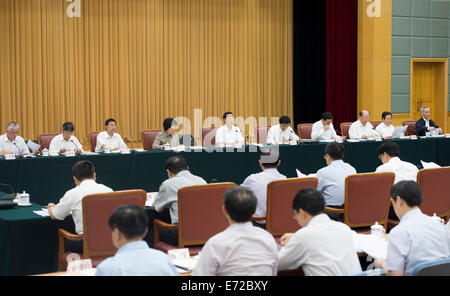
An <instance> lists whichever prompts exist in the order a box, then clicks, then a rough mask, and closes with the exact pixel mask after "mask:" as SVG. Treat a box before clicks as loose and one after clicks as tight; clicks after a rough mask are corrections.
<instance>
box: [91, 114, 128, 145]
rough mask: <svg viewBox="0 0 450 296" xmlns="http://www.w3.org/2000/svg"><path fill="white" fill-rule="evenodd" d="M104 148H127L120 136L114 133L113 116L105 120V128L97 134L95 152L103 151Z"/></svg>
mask: <svg viewBox="0 0 450 296" xmlns="http://www.w3.org/2000/svg"><path fill="white" fill-rule="evenodd" d="M105 149H109V150H110V151H115V150H122V149H127V145H126V144H125V142H124V141H123V140H122V137H121V136H120V135H119V134H118V133H116V121H115V120H114V119H113V118H110V119H108V120H106V122H105V130H104V131H103V132H101V133H99V134H98V135H97V145H96V146H95V152H104V151H105Z"/></svg>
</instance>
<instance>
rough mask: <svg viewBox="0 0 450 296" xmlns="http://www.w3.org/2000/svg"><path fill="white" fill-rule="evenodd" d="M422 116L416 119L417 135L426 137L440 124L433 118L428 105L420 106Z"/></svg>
mask: <svg viewBox="0 0 450 296" xmlns="http://www.w3.org/2000/svg"><path fill="white" fill-rule="evenodd" d="M420 112H421V113H422V117H421V118H420V119H419V120H417V121H416V135H417V136H420V137H424V136H426V135H427V133H430V132H433V131H435V130H436V129H438V128H439V126H438V125H437V124H436V123H435V122H434V121H433V120H431V118H430V117H431V109H430V107H428V106H423V107H422V108H420Z"/></svg>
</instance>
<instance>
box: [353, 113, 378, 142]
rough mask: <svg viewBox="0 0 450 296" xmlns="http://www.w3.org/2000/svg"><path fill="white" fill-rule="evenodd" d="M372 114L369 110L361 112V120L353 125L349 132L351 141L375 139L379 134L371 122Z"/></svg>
mask: <svg viewBox="0 0 450 296" xmlns="http://www.w3.org/2000/svg"><path fill="white" fill-rule="evenodd" d="M369 119H370V113H369V111H367V110H362V111H361V112H359V119H358V120H357V121H355V122H353V123H352V125H351V126H350V129H349V130H348V135H349V136H350V139H368V138H373V137H374V136H375V135H378V133H377V132H376V131H375V130H374V129H373V126H372V124H371V123H370V122H369Z"/></svg>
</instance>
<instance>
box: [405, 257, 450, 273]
mask: <svg viewBox="0 0 450 296" xmlns="http://www.w3.org/2000/svg"><path fill="white" fill-rule="evenodd" d="M411 275H413V276H450V258H445V259H439V260H433V261H428V262H422V263H419V264H417V265H416V266H415V267H414V268H413V270H412V272H411Z"/></svg>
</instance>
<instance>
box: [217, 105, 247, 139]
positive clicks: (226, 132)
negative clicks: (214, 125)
mask: <svg viewBox="0 0 450 296" xmlns="http://www.w3.org/2000/svg"><path fill="white" fill-rule="evenodd" d="M223 120H224V121H225V124H224V125H223V126H221V127H219V128H218V129H217V131H216V146H218V147H223V146H234V145H244V144H245V139H244V137H243V136H242V133H241V129H240V128H238V127H237V126H234V116H233V113H232V112H225V113H224V114H223Z"/></svg>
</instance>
